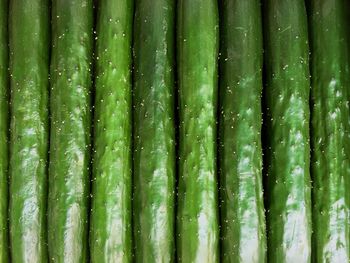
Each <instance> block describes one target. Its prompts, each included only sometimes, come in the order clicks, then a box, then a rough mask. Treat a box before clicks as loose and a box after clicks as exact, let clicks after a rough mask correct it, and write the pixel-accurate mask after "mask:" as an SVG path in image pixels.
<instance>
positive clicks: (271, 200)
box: [264, 0, 312, 263]
mask: <svg viewBox="0 0 350 263" xmlns="http://www.w3.org/2000/svg"><path fill="white" fill-rule="evenodd" d="M264 7H265V10H264V11H265V18H266V20H265V24H264V28H265V30H266V31H265V40H266V43H265V44H266V45H265V48H266V81H267V86H266V89H265V97H266V107H267V115H266V124H267V134H266V135H267V138H266V140H267V149H266V169H267V189H266V193H267V230H268V244H267V247H268V261H269V262H278V263H280V262H310V258H311V231H312V230H311V191H310V172H309V169H310V146H309V140H310V135H309V116H310V112H309V93H310V80H309V75H310V74H309V58H308V55H309V48H308V34H307V16H306V9H305V4H304V1H302V0H283V1H281V0H267V1H266V5H265V6H264Z"/></svg>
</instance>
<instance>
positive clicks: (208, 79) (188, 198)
mask: <svg viewBox="0 0 350 263" xmlns="http://www.w3.org/2000/svg"><path fill="white" fill-rule="evenodd" d="M177 26H178V39H177V44H178V60H177V62H178V65H179V68H178V80H179V107H180V111H179V121H180V128H179V133H180V134H179V137H180V145H179V155H180V156H179V158H180V159H179V186H178V208H177V255H178V259H179V261H181V262H201V263H205V262H218V261H219V251H218V243H219V222H218V221H219V218H218V193H217V192H218V190H217V178H216V174H217V173H216V113H217V109H216V106H217V92H218V87H217V74H218V69H217V58H218V49H219V41H218V40H219V38H218V33H219V26H218V7H217V1H214V0H193V1H187V0H180V1H179V3H178V21H177Z"/></svg>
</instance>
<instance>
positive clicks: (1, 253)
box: [0, 0, 9, 263]
mask: <svg viewBox="0 0 350 263" xmlns="http://www.w3.org/2000/svg"><path fill="white" fill-rule="evenodd" d="M0 12H1V15H0V197H1V198H0V263H6V262H8V261H9V250H8V227H7V225H8V220H7V217H8V213H7V209H8V186H7V182H8V180H7V178H8V165H9V160H8V139H9V138H8V134H9V133H8V128H9V105H8V98H9V96H8V93H9V92H8V90H9V85H8V84H9V81H8V69H7V68H8V32H7V17H8V15H7V14H8V1H7V0H0Z"/></svg>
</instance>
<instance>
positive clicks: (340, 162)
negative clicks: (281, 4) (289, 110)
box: [309, 0, 350, 262]
mask: <svg viewBox="0 0 350 263" xmlns="http://www.w3.org/2000/svg"><path fill="white" fill-rule="evenodd" d="M346 2H348V1H342V0H341V1H338V0H326V1H316V0H311V1H310V9H309V11H310V13H309V18H310V21H309V22H310V33H311V44H312V45H311V52H312V53H311V69H312V71H311V73H312V78H311V80H312V83H311V84H312V88H311V91H312V92H311V109H312V114H311V116H312V122H311V123H312V131H311V135H312V136H311V138H312V141H311V143H312V159H311V164H312V165H311V172H312V179H313V231H314V233H313V246H312V248H313V250H312V252H313V262H349V261H350V240H349V239H350V205H349V195H350V192H349V189H350V181H349V180H350V177H349V175H350V129H349V128H350V127H349V120H350V119H349V95H350V72H349V63H350V62H349V50H348V48H349V44H350V43H349V41H348V35H347V34H348V33H349V31H348V29H349V21H348V20H347V16H346V13H345V12H346V8H345V5H344V4H345V3H346Z"/></svg>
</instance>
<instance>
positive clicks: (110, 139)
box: [90, 0, 133, 262]
mask: <svg viewBox="0 0 350 263" xmlns="http://www.w3.org/2000/svg"><path fill="white" fill-rule="evenodd" d="M132 18H133V1H130V0H105V1H100V2H99V5H98V17H97V30H96V31H97V34H96V38H97V40H96V58H95V72H96V73H95V74H96V78H95V87H96V92H95V116H94V117H95V121H94V123H95V125H94V134H95V136H94V154H93V156H94V157H93V177H94V178H93V191H92V192H93V195H92V209H91V217H90V218H91V225H90V260H91V262H131V258H132V246H131V241H132V232H131V197H132V196H131V190H132V189H131V179H132V173H131V165H132V163H131V117H132V115H131V114H132V112H131V109H132V108H131V74H130V70H131V37H132Z"/></svg>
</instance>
